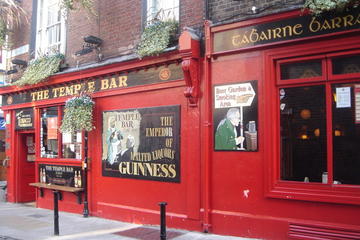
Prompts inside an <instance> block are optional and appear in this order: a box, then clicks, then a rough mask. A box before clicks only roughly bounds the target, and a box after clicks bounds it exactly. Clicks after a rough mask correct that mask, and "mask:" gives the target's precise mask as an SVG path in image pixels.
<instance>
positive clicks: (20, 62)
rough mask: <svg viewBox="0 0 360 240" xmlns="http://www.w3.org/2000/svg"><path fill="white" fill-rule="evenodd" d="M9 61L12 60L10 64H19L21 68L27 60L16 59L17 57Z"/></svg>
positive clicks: (25, 64)
mask: <svg viewBox="0 0 360 240" xmlns="http://www.w3.org/2000/svg"><path fill="white" fill-rule="evenodd" d="M11 62H12V64H15V65H18V66H20V67H21V68H23V67H26V66H27V62H26V61H24V60H21V59H17V58H15V59H13V60H11Z"/></svg>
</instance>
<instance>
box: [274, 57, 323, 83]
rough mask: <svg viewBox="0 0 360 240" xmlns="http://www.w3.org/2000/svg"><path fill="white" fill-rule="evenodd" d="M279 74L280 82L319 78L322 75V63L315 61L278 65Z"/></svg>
mask: <svg viewBox="0 0 360 240" xmlns="http://www.w3.org/2000/svg"><path fill="white" fill-rule="evenodd" d="M280 74H281V77H280V79H281V80H289V79H304V78H313V77H319V76H321V75H322V61H321V60H320V59H317V60H312V61H306V62H295V63H283V64H281V65H280Z"/></svg>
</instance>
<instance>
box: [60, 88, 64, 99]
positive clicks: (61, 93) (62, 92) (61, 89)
mask: <svg viewBox="0 0 360 240" xmlns="http://www.w3.org/2000/svg"><path fill="white" fill-rule="evenodd" d="M63 96H65V87H60V89H59V97H63Z"/></svg>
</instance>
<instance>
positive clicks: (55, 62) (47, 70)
mask: <svg viewBox="0 0 360 240" xmlns="http://www.w3.org/2000/svg"><path fill="white" fill-rule="evenodd" d="M63 60H64V55H63V54H55V55H45V56H42V57H39V58H36V59H34V60H32V61H31V62H30V63H29V66H28V67H27V68H26V70H25V72H24V73H23V75H22V77H21V78H20V79H19V80H18V81H16V82H15V83H14V84H15V85H16V86H24V85H31V84H36V83H39V82H41V81H43V80H44V79H46V78H47V77H49V76H51V75H52V74H54V73H56V72H58V71H59V69H60V64H61V62H62V61H63Z"/></svg>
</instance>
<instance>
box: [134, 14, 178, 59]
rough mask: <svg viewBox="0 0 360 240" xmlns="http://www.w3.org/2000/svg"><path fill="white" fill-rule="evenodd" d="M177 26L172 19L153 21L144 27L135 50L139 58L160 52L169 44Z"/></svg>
mask: <svg viewBox="0 0 360 240" xmlns="http://www.w3.org/2000/svg"><path fill="white" fill-rule="evenodd" d="M178 27H179V24H178V22H177V21H174V20H166V21H155V22H154V23H152V24H150V25H149V26H147V27H146V28H145V29H144V32H143V33H142V35H141V40H140V43H139V45H138V47H137V49H136V50H135V52H136V53H137V54H138V55H139V57H140V58H142V57H145V56H154V55H158V54H160V53H161V52H163V51H164V49H166V48H167V47H168V46H169V44H170V43H171V38H172V36H174V35H175V34H176V33H177V30H178Z"/></svg>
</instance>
